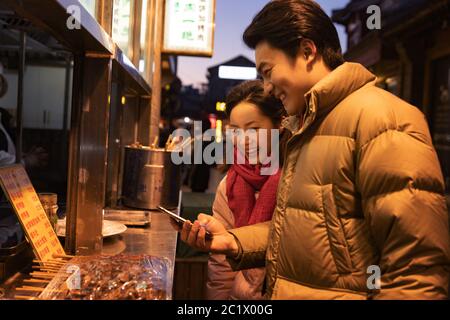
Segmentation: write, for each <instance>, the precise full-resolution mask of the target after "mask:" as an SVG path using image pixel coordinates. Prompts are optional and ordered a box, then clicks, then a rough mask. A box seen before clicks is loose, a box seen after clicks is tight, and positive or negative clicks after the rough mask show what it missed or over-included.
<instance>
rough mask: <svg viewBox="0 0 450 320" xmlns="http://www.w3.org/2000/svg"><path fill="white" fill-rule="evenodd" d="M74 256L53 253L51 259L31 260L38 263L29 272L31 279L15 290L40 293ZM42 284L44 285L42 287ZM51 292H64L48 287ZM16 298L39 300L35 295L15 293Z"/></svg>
mask: <svg viewBox="0 0 450 320" xmlns="http://www.w3.org/2000/svg"><path fill="white" fill-rule="evenodd" d="M73 258H74V256H69V255H53V259H48V260H45V261H44V260H33V262H34V263H38V264H39V265H37V266H32V267H31V268H32V269H33V270H35V271H33V272H31V273H30V275H31V277H32V278H31V279H26V280H24V281H23V284H24V285H23V286H22V287H20V288H16V291H17V292H25V293H31V292H33V293H42V292H44V291H45V290H46V287H47V285H48V284H49V283H50V282H51V281H52V279H53V278H54V277H55V276H56V275H58V273H59V271H60V270H61V268H62V267H64V266H65V265H66V264H67V263H68V262H69V261H70V260H71V259H73ZM43 286H44V287H43ZM47 291H48V292H51V293H64V291H63V290H57V289H48V290H47ZM14 298H15V299H18V300H40V299H39V298H38V297H35V296H27V295H23V294H17V295H15V296H14Z"/></svg>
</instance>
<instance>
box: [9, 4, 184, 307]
mask: <svg viewBox="0 0 450 320" xmlns="http://www.w3.org/2000/svg"><path fill="white" fill-rule="evenodd" d="M85 2H86V1H80V2H79V1H77V0H42V1H34V0H23V1H15V0H4V1H2V3H1V5H0V12H2V13H4V14H6V15H7V16H8V17H9V18H10V19H9V18H8V19H6V20H2V22H3V23H5V26H4V29H5V30H6V29H7V30H13V32H14V33H18V34H20V38H19V39H18V40H19V41H18V45H17V47H16V48H12V49H11V48H10V49H9V50H13V51H14V50H16V51H17V55H18V56H19V57H20V59H19V66H18V90H17V101H15V102H16V103H17V127H16V130H17V131H18V132H17V139H16V143H18V142H19V143H18V147H17V155H16V159H18V160H17V163H20V162H21V160H20V156H21V146H22V140H21V139H24V136H23V132H27V130H22V129H23V123H22V120H23V118H24V115H27V114H29V112H31V111H27V109H26V100H27V98H26V97H27V95H28V94H29V92H28V91H27V86H25V87H24V86H23V83H24V78H25V79H27V77H28V74H29V71H28V70H30V68H28V67H27V63H28V62H29V59H30V57H32V58H33V59H34V60H36V61H38V63H42V61H44V60H49V59H50V58H51V59H50V60H52V61H54V60H58V63H61V64H62V65H63V67H64V68H65V69H64V70H65V71H66V73H64V75H65V81H64V83H65V85H64V86H63V88H62V89H61V90H62V91H63V92H64V94H63V96H64V104H61V103H60V104H59V105H64V110H65V111H64V112H63V113H62V114H63V115H62V116H61V118H62V119H63V120H62V122H63V125H62V129H61V130H60V131H58V133H57V134H55V135H56V136H58V137H63V138H61V139H62V142H61V143H62V144H61V145H62V146H64V148H65V149H64V148H62V149H64V150H65V151H64V150H62V151H61V150H60V153H59V154H60V155H61V157H59V158H58V159H59V160H60V162H62V165H61V170H60V171H57V172H55V173H54V174H53V176H58V174H61V172H62V173H66V174H67V179H66V180H64V181H67V183H66V185H65V186H64V187H61V184H60V185H59V189H58V190H59V191H61V190H62V189H64V192H62V191H61V192H62V194H63V195H64V199H63V200H62V201H63V202H64V210H63V211H64V215H65V220H64V221H63V222H61V221H59V222H58V223H59V224H58V226H59V227H60V228H62V229H58V226H57V227H56V229H57V230H56V232H57V233H58V235H59V236H60V240H61V241H62V243H63V245H64V249H65V250H64V251H65V253H64V254H62V255H59V256H54V257H52V258H50V259H48V260H45V261H43V259H40V258H39V256H34V255H33V253H32V251H31V247H30V246H29V245H28V246H27V244H26V243H25V242H24V243H25V244H21V245H23V246H25V247H26V250H23V252H22V253H21V254H20V259H19V258H17V259H11V256H13V255H14V254H12V253H11V254H10V255H9V256H8V252H7V251H5V252H6V253H5V255H6V256H7V259H5V261H7V260H8V261H10V263H9V265H6V264H5V268H6V267H7V268H8V270H9V272H8V274H7V277H5V279H2V281H1V282H0V283H1V284H0V299H14V298H16V299H19V298H20V299H31V298H34V299H71V298H73V299H171V297H172V292H171V290H172V286H173V272H174V271H173V270H174V264H175V250H176V242H177V233H176V232H175V231H174V230H173V229H172V227H171V225H170V221H169V219H170V218H168V217H167V216H166V215H163V214H161V213H159V212H158V211H155V204H165V205H167V206H169V207H170V209H171V210H173V211H175V212H177V211H179V203H180V197H181V195H180V193H179V185H178V184H177V183H173V182H174V181H175V182H176V179H179V177H178V176H177V169H176V168H171V167H170V165H169V166H168V165H165V164H164V162H159V161H164V160H163V158H164V156H163V157H161V156H158V154H161V153H162V154H165V153H166V155H165V157H166V158H167V152H166V151H164V150H162V151H161V150H159V151H157V150H154V148H149V147H143V146H150V144H151V142H152V141H154V139H155V137H156V136H157V135H158V123H159V103H160V102H159V99H160V88H161V83H160V82H161V44H160V41H158V39H160V37H161V32H162V31H161V28H162V10H163V8H162V2H161V1H155V0H131V1H130V0H127V1H121V0H114V1H112V0H110V1H108V0H96V1H87V2H86V4H87V5H86V7H85V6H84V5H83V4H84V3H85ZM5 21H6V22H5ZM13 22H14V23H13ZM25 25H26V26H27V27H26V28H24V26H25ZM36 34H39V35H41V38H39V37H37V36H36ZM39 39H45V42H44V44H42V43H41V42H39ZM1 40H2V38H1V37H0V42H1ZM27 41H28V42H27ZM49 43H51V44H52V45H49ZM30 44H32V45H33V46H31V47H30ZM41 45H42V48H40V50H37V49H36V47H39V46H41ZM0 47H2V46H1V43H0ZM30 50H33V52H29V51H30ZM0 51H1V50H0ZM44 51H45V52H44ZM8 61H9V60H8ZM27 72H28V73H27ZM42 78H45V77H43V76H42V75H41V78H39V79H42ZM38 82H39V80H35V82H34V83H35V84H37V83H38ZM52 88H53V90H54V91H53V92H52ZM152 89H153V90H152ZM58 90H59V91H61V90H60V89H58V88H57V83H55V84H54V85H52V86H50V87H49V89H48V90H47V92H46V93H45V94H42V93H41V94H40V96H44V97H43V98H42V99H45V96H47V95H50V96H51V95H53V94H55V95H56V94H57V92H59V91H58ZM24 97H25V104H24ZM0 102H1V100H0ZM24 107H25V108H24ZM43 114H44V117H43V118H44V122H49V120H48V119H49V118H50V117H49V113H48V111H47V110H44V112H43ZM30 136H34V137H36V136H37V134H34V135H33V134H31V133H30ZM25 140H26V139H25ZM58 141H59V140H58ZM52 145H55V143H53V144H52ZM127 150H130V152H127ZM133 152H134V153H136V152H137V153H140V154H141V156H140V157H132V156H130V155H129V154H130V153H133ZM142 157H143V158H142ZM161 159H162V160H161ZM138 160H139V161H140V162H137V161H138ZM152 161H154V163H153V162H152ZM164 166H165V167H166V169H165V171H164V172H163V171H161V170H160V169H161V167H164ZM133 168H134V169H133ZM168 168H170V170H169V169H168ZM132 169H133V170H138V172H137V174H136V172H135V171H133V172H134V173H135V175H134V176H133V175H132V174H130V172H131V171H132ZM38 171H39V170H38ZM141 175H147V176H146V177H147V178H146V180H145V181H144V182H142V181H141V180H139V177H140V176H141ZM168 175H169V176H170V177H171V178H170V182H171V183H170V184H167V183H165V182H167V176H168ZM36 176H39V172H38V173H36ZM49 176H50V175H49V174H46V175H44V174H42V172H41V177H40V180H39V181H41V182H42V185H43V186H44V187H42V188H40V187H39V186H40V185H38V186H36V184H34V183H33V184H34V187H35V188H36V190H35V191H36V192H38V191H42V190H43V189H45V186H46V185H47V184H46V182H47V181H46V179H49ZM33 177H34V176H33ZM33 177H31V178H32V179H31V181H32V182H33ZM124 179H125V180H126V181H132V183H137V184H139V186H144V187H145V188H147V187H148V188H155V189H158V190H159V189H161V188H162V189H163V190H164V192H163V193H162V194H160V197H159V198H157V199H155V200H154V201H153V202H152V203H151V204H148V205H143V206H142V207H140V208H136V206H135V207H133V206H131V207H125V206H124V205H123V202H122V201H121V199H122V194H123V192H124V190H123V189H124V188H123V187H124V184H123V181H124ZM127 179H128V180H127ZM130 179H131V180H130ZM133 179H134V180H133ZM145 183H149V184H148V185H146V184H145ZM157 183H159V185H155V184H157ZM127 187H129V185H127ZM145 188H144V189H145ZM39 189H41V190H39ZM30 190H31V189H30ZM128 191H129V190H128ZM128 191H127V192H128ZM30 192H31V191H30ZM142 192H143V191H142V190H140V191H139V190H138V191H135V192H133V191H129V192H128V193H127V194H128V196H129V197H130V199H131V200H130V203H133V199H134V200H136V199H139V197H142ZM7 193H8V192H7ZM174 195H175V196H174ZM60 196H61V195H60ZM164 199H168V200H167V202H164V201H165V200H164ZM10 200H11V199H10ZM134 203H135V202H134ZM15 209H17V208H15ZM108 228H109V231H108V230H105V229H108ZM61 230H62V231H61ZM25 231H27V230H25ZM105 232H106V234H105ZM108 232H109V234H108ZM25 233H26V234H27V232H25ZM27 238H28V241H29V240H30V239H29V234H27ZM33 249H36V248H35V247H34V246H33ZM33 251H34V253H36V250H33ZM12 260H13V261H12ZM68 269H70V270H72V271H74V270H75V271H74V272H72V273H68V272H67V270H68ZM125 269H126V270H134V271H132V272H131V274H130V275H126V274H124V272H123V271H124V270H125ZM155 270H156V271H155ZM77 272H78V273H77ZM102 272H103V273H105V272H106V273H107V274H109V275H110V276H109V277H110V278H104V277H103V278H102V277H97V278H96V277H95V276H93V275H96V274H99V273H102ZM71 275H74V276H78V278H77V279H78V282H79V283H78V287H79V286H80V283H81V285H82V286H81V287H82V289H83V288H84V285H88V287H89V290H91V291H89V290H88V291H86V290H85V291H83V292H81V291H79V289H77V286H76V285H75V287H73V290H75V291H73V290H72V289H71V288H70V287H69V288H67V283H68V281H69V280H73V281H75V283H76V279H75V280H74V279H68V278H70V277H71ZM142 277H144V278H142ZM145 277H146V278H145ZM117 279H119V280H117ZM80 281H81V282H80ZM62 282H64V288H63V289H61V283H62ZM162 283H163V284H162ZM25 284H27V285H25ZM76 290H78V291H76ZM94 291H95V292H97V293H96V294H94V293H93V292H94Z"/></svg>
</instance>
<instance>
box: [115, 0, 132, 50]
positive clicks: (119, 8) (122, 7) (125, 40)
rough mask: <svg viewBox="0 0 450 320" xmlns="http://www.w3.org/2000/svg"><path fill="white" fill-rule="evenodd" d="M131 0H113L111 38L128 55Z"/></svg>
mask: <svg viewBox="0 0 450 320" xmlns="http://www.w3.org/2000/svg"><path fill="white" fill-rule="evenodd" d="M132 8H133V0H114V7H113V25H112V38H113V40H114V41H115V42H116V43H117V45H118V46H119V48H120V49H122V51H123V52H124V53H125V54H126V55H127V56H128V57H130V55H129V52H130V51H129V49H130V46H131V41H130V39H131V35H130V34H131V32H132V30H131V21H132V20H131V19H132V15H131V11H132Z"/></svg>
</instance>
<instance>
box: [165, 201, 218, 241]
mask: <svg viewBox="0 0 450 320" xmlns="http://www.w3.org/2000/svg"><path fill="white" fill-rule="evenodd" d="M158 210H159V211H161V212H162V213H165V214H167V215H168V216H169V217H171V218H172V219H173V220H175V221H176V222H177V223H178V224H179V225H180V226H182V225H183V224H184V223H185V222H186V219H184V218H182V217H180V216H179V215H177V214H175V213H173V212H172V211H170V210H167V209H166V208H164V207H161V206H158ZM212 238H213V236H212V234H211V233H210V232H209V231H206V235H205V239H206V240H212Z"/></svg>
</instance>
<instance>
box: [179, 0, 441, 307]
mask: <svg viewBox="0 0 450 320" xmlns="http://www.w3.org/2000/svg"><path fill="white" fill-rule="evenodd" d="M244 41H245V43H246V44H247V45H248V46H249V47H250V48H253V49H255V56H256V64H257V68H258V71H259V73H260V75H261V76H262V78H263V86H264V89H265V90H264V91H265V93H266V94H267V95H264V93H263V92H262V89H261V88H260V86H259V85H258V82H252V83H247V84H244V85H242V86H241V87H238V88H236V89H235V90H234V91H233V92H231V93H230V96H229V99H228V100H229V101H228V102H229V105H228V108H229V109H231V112H230V123H231V125H232V126H235V127H238V128H241V129H244V130H246V129H248V128H249V127H251V128H255V129H257V128H277V127H279V126H280V123H281V118H282V116H281V115H280V113H279V110H278V109H279V108H278V107H277V102H276V100H275V99H273V98H271V97H270V96H273V97H275V98H278V99H279V100H281V102H282V104H283V106H284V109H285V110H286V112H287V114H288V115H289V117H288V118H286V120H285V122H284V123H283V127H284V128H285V129H284V131H285V132H290V133H292V137H290V138H289V140H288V141H287V143H286V145H285V147H286V150H285V152H284V156H283V158H282V159H283V160H284V163H283V164H282V169H281V172H278V173H277V174H275V175H271V176H261V175H260V174H259V170H260V169H261V166H258V165H253V166H252V165H248V164H244V165H233V166H232V167H231V168H230V170H229V172H228V175H227V177H226V178H225V179H224V181H222V183H221V184H220V186H219V188H218V191H217V195H216V200H215V202H214V208H213V211H214V216H213V217H211V216H209V215H204V214H200V215H199V216H198V220H197V221H195V222H194V223H190V222H186V223H185V224H184V226H183V227H182V228H181V230H180V232H181V239H182V240H183V241H185V242H187V243H188V244H189V245H191V246H193V247H195V248H197V249H199V250H203V251H206V252H211V253H212V255H211V258H210V262H209V280H208V297H209V298H211V299H214V298H217V299H229V298H236V299H259V298H267V299H446V298H447V297H448V287H449V270H450V240H449V226H448V211H447V206H446V202H445V197H444V190H445V188H444V182H443V177H442V173H441V168H440V165H439V161H438V158H437V155H436V152H435V149H434V147H433V145H432V140H431V137H430V133H429V129H428V126H427V123H426V120H425V117H424V115H423V114H422V113H421V112H420V110H419V109H418V108H416V107H414V106H412V105H409V104H408V103H406V102H404V101H402V100H401V99H399V98H397V97H395V96H393V95H391V94H390V93H388V92H386V91H384V90H382V89H379V88H377V87H376V86H375V83H376V77H375V76H374V75H373V74H371V73H370V72H369V71H368V70H367V69H365V68H364V67H363V66H361V65H359V64H355V63H346V62H344V60H343V57H342V54H341V48H340V44H339V39H338V35H337V32H336V29H335V27H334V26H333V23H332V22H331V20H330V19H329V17H328V16H327V15H326V14H325V13H324V12H323V10H322V9H321V8H320V7H319V5H317V4H316V3H315V2H314V1H311V0H273V1H270V2H269V3H268V4H267V5H266V6H265V7H264V8H263V9H262V11H261V12H260V13H259V14H258V15H257V16H256V17H255V18H254V19H253V21H252V23H251V25H250V26H249V27H248V28H247V30H246V31H245V33H244ZM283 135H284V134H283ZM280 145H282V144H281V143H280ZM282 153H283V152H282ZM206 230H208V231H209V232H210V233H212V234H213V239H212V240H207V239H205V233H206ZM370 270H378V271H379V272H375V274H374V275H375V278H376V279H375V281H373V282H371V276H372V275H373V274H372V273H370ZM372 280H373V279H372Z"/></svg>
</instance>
